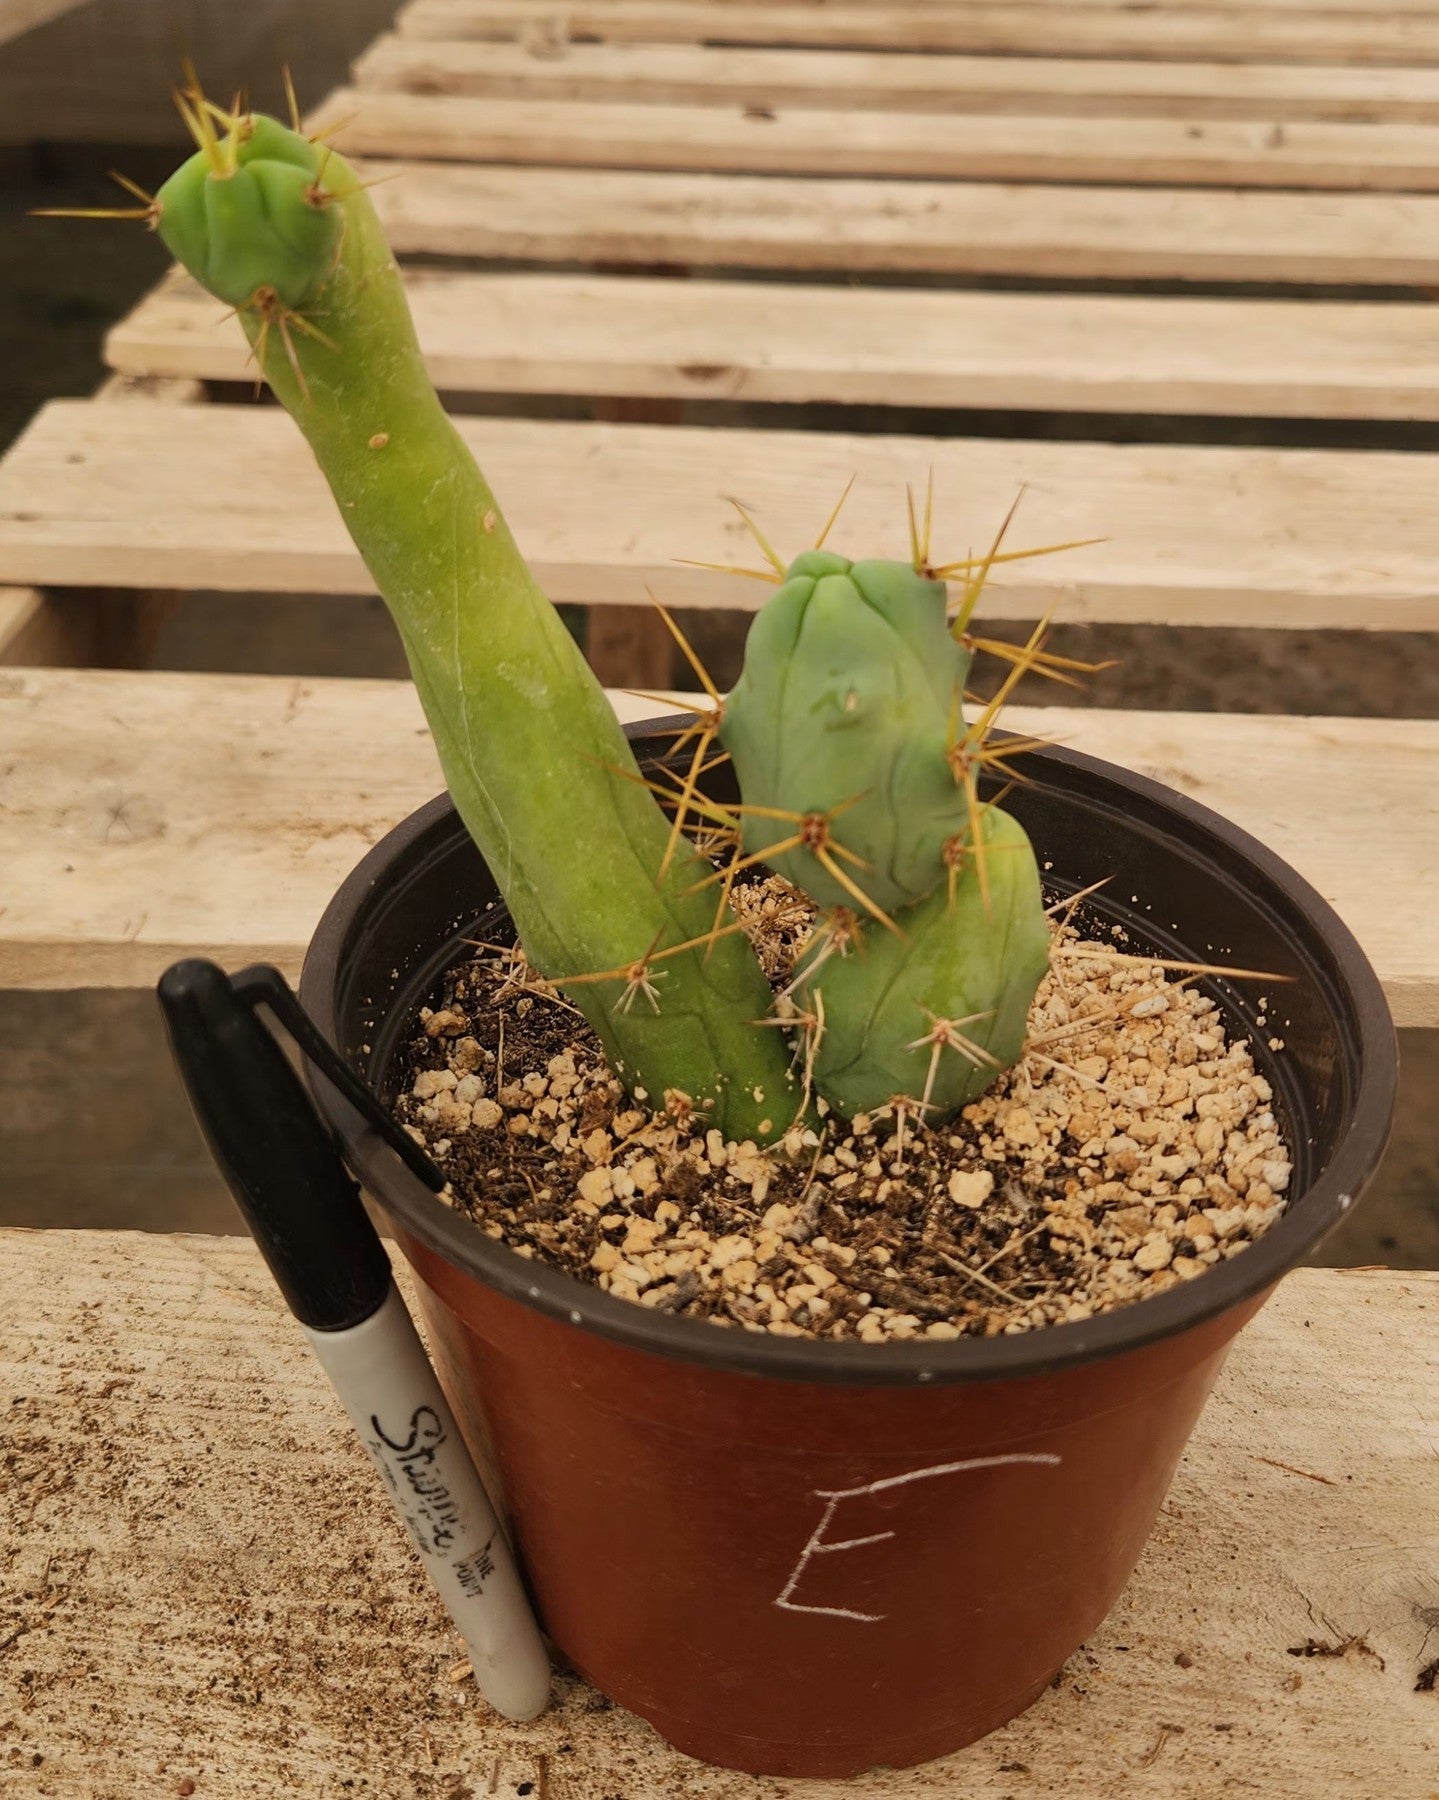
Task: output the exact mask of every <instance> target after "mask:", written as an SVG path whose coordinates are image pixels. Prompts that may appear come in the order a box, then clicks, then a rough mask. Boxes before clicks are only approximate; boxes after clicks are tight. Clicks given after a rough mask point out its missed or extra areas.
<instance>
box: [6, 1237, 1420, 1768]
mask: <svg viewBox="0 0 1439 1800" xmlns="http://www.w3.org/2000/svg"><path fill="white" fill-rule="evenodd" d="M399 1273H400V1280H401V1285H402V1286H403V1287H404V1288H405V1289H406V1291H407V1294H408V1295H409V1296H410V1297H412V1295H413V1289H412V1287H411V1285H410V1283H409V1281H408V1278H407V1276H406V1274H405V1272H404V1271H403V1270H400V1271H399ZM1436 1317H1439V1276H1436V1275H1435V1274H1432V1273H1426V1272H1415V1273H1409V1274H1403V1275H1399V1274H1391V1273H1387V1272H1374V1271H1368V1270H1328V1269H1324V1270H1319V1269H1306V1270H1301V1271H1298V1272H1296V1273H1295V1274H1293V1275H1291V1276H1290V1277H1289V1278H1288V1279H1287V1280H1286V1281H1285V1282H1284V1283H1283V1284H1282V1285H1281V1286H1280V1288H1279V1290H1278V1292H1277V1293H1276V1295H1275V1296H1274V1298H1273V1299H1272V1300H1271V1301H1270V1303H1269V1304H1268V1306H1267V1307H1266V1308H1265V1309H1264V1310H1263V1311H1262V1312H1261V1313H1260V1314H1259V1316H1258V1317H1257V1318H1256V1319H1255V1320H1254V1322H1253V1323H1252V1324H1251V1325H1250V1326H1249V1327H1248V1329H1247V1330H1246V1331H1245V1332H1244V1333H1243V1334H1242V1336H1241V1337H1240V1339H1239V1341H1238V1343H1237V1345H1236V1346H1235V1349H1234V1352H1233V1354H1232V1355H1231V1357H1230V1359H1229V1361H1228V1363H1227V1365H1226V1367H1225V1369H1224V1372H1223V1374H1222V1375H1221V1377H1220V1379H1219V1382H1218V1385H1217V1387H1216V1389H1215V1392H1214V1395H1213V1398H1212V1399H1211V1400H1210V1403H1209V1405H1208V1406H1207V1408H1206V1409H1205V1412H1204V1415H1203V1417H1202V1419H1201V1420H1200V1423H1199V1427H1198V1429H1197V1431H1196V1433H1195V1436H1194V1438H1193V1440H1192V1442H1191V1443H1190V1445H1189V1447H1188V1449H1187V1451H1186V1453H1185V1456H1184V1459H1183V1461H1182V1463H1181V1464H1180V1468H1179V1471H1178V1474H1177V1476H1176V1479H1175V1483H1174V1486H1173V1488H1172V1490H1171V1492H1170V1495H1169V1498H1168V1499H1167V1500H1166V1502H1165V1504H1164V1508H1163V1510H1162V1512H1161V1514H1160V1517H1159V1520H1158V1523H1157V1526H1156V1530H1155V1534H1154V1537H1153V1538H1152V1540H1151V1542H1150V1544H1149V1546H1148V1548H1147V1550H1146V1551H1145V1553H1144V1556H1143V1558H1142V1559H1141V1561H1140V1564H1139V1568H1138V1570H1137V1571H1136V1574H1135V1576H1134V1578H1133V1580H1132V1581H1131V1583H1130V1585H1129V1587H1128V1588H1127V1589H1126V1591H1125V1593H1124V1595H1123V1597H1122V1598H1121V1599H1120V1601H1119V1603H1118V1605H1117V1606H1116V1608H1115V1610H1114V1612H1113V1613H1112V1614H1111V1615H1110V1618H1109V1619H1108V1621H1107V1622H1106V1623H1105V1624H1103V1625H1101V1626H1100V1627H1098V1628H1097V1630H1096V1631H1095V1632H1094V1633H1093V1634H1092V1635H1091V1637H1090V1639H1089V1641H1088V1643H1087V1645H1086V1647H1085V1650H1084V1651H1083V1652H1082V1653H1081V1654H1080V1655H1079V1656H1078V1657H1076V1659H1075V1660H1074V1661H1073V1662H1072V1663H1071V1665H1070V1667H1069V1669H1068V1671H1067V1673H1066V1675H1065V1676H1064V1677H1063V1678H1062V1679H1061V1681H1060V1682H1059V1683H1058V1684H1057V1685H1056V1687H1055V1689H1054V1690H1053V1691H1051V1692H1049V1693H1047V1694H1045V1695H1044V1697H1043V1698H1042V1699H1041V1700H1040V1701H1039V1702H1038V1703H1037V1704H1036V1705H1035V1707H1034V1708H1033V1709H1032V1710H1031V1711H1029V1712H1028V1713H1026V1714H1025V1715H1024V1716H1023V1717H1021V1718H1019V1719H1016V1720H1015V1721H1014V1722H1013V1723H1012V1724H1010V1725H1007V1726H1005V1727H1004V1728H1003V1729H1002V1730H1000V1731H998V1732H996V1733H995V1734H993V1735H992V1736H990V1737H988V1738H986V1739H984V1741H983V1742H982V1743H979V1744H975V1745H973V1746H971V1747H970V1748H969V1749H967V1750H964V1751H961V1752H959V1753H958V1754H957V1755H954V1756H950V1757H946V1758H944V1759H943V1760H942V1761H939V1762H934V1763H929V1764H927V1765H925V1766H924V1767H921V1768H918V1769H910V1770H898V1771H897V1770H878V1771H874V1772H872V1773H870V1774H868V1775H866V1776H865V1778H864V1780H863V1782H862V1784H860V1788H861V1790H862V1791H863V1793H864V1795H865V1796H866V1800H953V1797H954V1796H955V1795H958V1794H960V1793H963V1794H964V1795H966V1796H974V1797H975V1800H1002V1797H1004V1796H1008V1795H1014V1794H1016V1793H1021V1792H1023V1789H1022V1788H1017V1787H1016V1785H1015V1782H1016V1774H1015V1770H1016V1765H1021V1764H1022V1765H1023V1767H1024V1771H1025V1773H1024V1776H1023V1779H1024V1781H1026V1782H1028V1783H1030V1784H1031V1785H1032V1786H1033V1787H1034V1789H1035V1791H1036V1792H1042V1791H1044V1790H1045V1789H1046V1788H1048V1789H1049V1790H1051V1791H1053V1792H1056V1793H1065V1794H1068V1795H1072V1796H1074V1797H1075V1800H1104V1797H1106V1796H1110V1795H1113V1794H1116V1793H1118V1792H1119V1791H1121V1790H1120V1787H1119V1786H1118V1785H1116V1783H1122V1786H1123V1792H1124V1793H1125V1794H1126V1795H1132V1796H1134V1800H1166V1797H1167V1800H1174V1797H1176V1796H1180V1795H1200V1794H1211V1793H1220V1792H1223V1791H1226V1790H1228V1789H1231V1788H1232V1789H1240V1788H1242V1790H1243V1792H1245V1793H1246V1794H1250V1795H1254V1796H1256V1800H1290V1797H1291V1796H1294V1795H1300V1794H1308V1793H1311V1792H1313V1791H1314V1786H1313V1782H1314V1776H1315V1772H1316V1771H1322V1772H1323V1774H1324V1777H1325V1779H1326V1780H1327V1781H1328V1782H1329V1788H1328V1790H1327V1791H1329V1792H1332V1793H1335V1794H1340V1793H1349V1794H1354V1795H1358V1794H1360V1793H1362V1792H1366V1791H1374V1790H1370V1789H1367V1788H1366V1786H1365V1785H1364V1781H1365V1778H1360V1781H1359V1783H1358V1784H1350V1783H1349V1782H1348V1779H1347V1772H1348V1771H1351V1770H1361V1769H1363V1770H1375V1771H1381V1770H1382V1771H1383V1783H1384V1791H1385V1792H1386V1793H1389V1794H1393V1795H1396V1796H1402V1797H1403V1800H1411V1797H1412V1800H1422V1797H1423V1796H1425V1795H1426V1794H1427V1793H1429V1792H1430V1790H1431V1789H1432V1786H1433V1770H1434V1767H1435V1762H1436V1758H1439V1729H1436V1722H1435V1708H1434V1705H1433V1697H1432V1695H1429V1694H1424V1693H1416V1692H1414V1687H1415V1682H1416V1679H1417V1676H1418V1674H1419V1671H1420V1670H1421V1669H1422V1667H1423V1665H1424V1662H1425V1660H1426V1658H1427V1654H1428V1651H1426V1649H1425V1645H1426V1642H1427V1640H1426V1636H1425V1633H1426V1623H1425V1619H1426V1616H1427V1615H1426V1614H1425V1612H1424V1609H1425V1608H1426V1607H1428V1606H1430V1605H1431V1604H1432V1601H1433V1573H1432V1563H1429V1562H1426V1546H1427V1542H1428V1540H1429V1538H1430V1537H1431V1535H1432V1524H1433V1503H1432V1502H1433V1494H1432V1474H1431V1471H1432V1468H1433V1463H1434V1457H1433V1446H1434V1440H1435V1433H1436V1431H1439V1413H1436V1406H1435V1395H1436V1392H1439V1381H1436V1376H1439V1346H1436V1337H1439V1333H1436V1326H1435V1321H1436ZM0 1382H3V1384H4V1387H5V1389H6V1391H7V1392H8V1393H11V1394H14V1395H16V1396H20V1397H19V1398H17V1399H16V1400H15V1401H14V1404H13V1405H12V1406H11V1407H10V1408H8V1409H7V1411H8V1418H7V1445H8V1449H9V1455H10V1464H9V1467H10V1476H9V1487H8V1489H7V1501H8V1503H9V1504H8V1506H7V1511H6V1516H5V1524H4V1526H3V1527H0V1558H3V1561H4V1565H5V1567H6V1570H7V1576H8V1583H7V1585H8V1588H9V1593H10V1601H9V1619H8V1620H7V1631H8V1632H9V1633H12V1634H18V1635H16V1636H14V1637H12V1642H13V1644H14V1648H13V1649H12V1650H11V1652H10V1659H11V1663H12V1665H14V1666H16V1668H17V1672H18V1670H24V1671H26V1673H25V1675H24V1676H23V1677H22V1679H23V1682H24V1686H23V1689H18V1688H17V1689H15V1690H13V1691H14V1692H15V1693H16V1694H17V1696H20V1697H19V1704H18V1706H17V1707H16V1709H15V1711H14V1712H13V1714H9V1716H8V1717H7V1725H8V1736H9V1741H10V1745H11V1747H12V1749H13V1750H14V1752H15V1755H16V1757H17V1759H18V1766H20V1767H24V1768H25V1769H26V1770H27V1772H28V1771H29V1768H30V1764H31V1758H32V1756H34V1755H40V1756H42V1757H43V1759H44V1761H43V1764H42V1765H40V1770H41V1774H42V1777H43V1779H42V1780H39V1781H37V1782H35V1783H32V1784H30V1786H29V1787H28V1789H26V1791H32V1792H35V1793H41V1792H46V1791H48V1792H49V1793H51V1794H54V1795H57V1796H63V1797H65V1800H103V1797H105V1796H109V1795H113V1794H117V1793H122V1792H123V1793H127V1794H130V1793H134V1794H139V1793H150V1792H153V1793H156V1794H168V1793H176V1792H180V1791H188V1790H187V1789H186V1786H185V1784H186V1783H187V1782H193V1783H194V1784H195V1792H196V1795H197V1800H200V1797H203V1800H252V1797H253V1796H254V1795H256V1794H262V1793H263V1794H280V1793H290V1792H295V1793H303V1794H313V1795H317V1796H318V1795H328V1794H330V1793H333V1792H338V1791H339V1790H340V1788H341V1786H342V1784H343V1781H344V1780H354V1781H355V1783H356V1786H357V1788H358V1787H360V1786H361V1785H363V1786H364V1787H366V1788H368V1789H369V1790H370V1791H371V1792H373V1793H379V1794H387V1795H401V1794H405V1795H411V1794H412V1795H416V1796H419V1795H422V1794H423V1795H426V1796H435V1797H436V1800H439V1797H440V1796H454V1795H459V1794H465V1795H476V1796H479V1795H484V1794H485V1793H487V1792H488V1790H489V1786H490V1784H491V1782H492V1781H493V1784H494V1788H495V1792H496V1793H497V1794H499V1795H501V1796H514V1795H515V1794H517V1793H524V1792H526V1791H529V1792H530V1793H532V1794H534V1795H536V1796H538V1795H539V1794H540V1793H542V1792H544V1791H546V1790H547V1791H548V1793H549V1794H550V1796H551V1797H552V1800H606V1797H609V1800H614V1797H615V1796H619V1795H624V1796H625V1797H626V1800H677V1797H679V1796H684V1797H685V1800H784V1797H786V1796H788V1797H790V1800H802V1797H804V1796H810V1795H819V1794H821V1793H823V1794H824V1795H835V1796H837V1795H839V1793H840V1792H841V1791H842V1784H833V1785H832V1784H815V1783H808V1784H806V1783H801V1782H788V1781H772V1780H757V1779H755V1778H754V1777H751V1776H745V1775H738V1774H733V1773H727V1772H725V1771H722V1770H717V1769H708V1768H705V1767H702V1766H701V1765H700V1764H698V1763H695V1762H691V1761H690V1760H689V1759H687V1758H685V1757H682V1756H680V1755H679V1754H677V1753H676V1752H674V1751H672V1750H670V1749H668V1748H667V1747H666V1746H665V1745H664V1744H663V1743H662V1742H661V1740H660V1739H659V1738H658V1737H657V1736H656V1735H655V1734H654V1733H653V1732H652V1731H650V1730H649V1729H648V1728H647V1727H645V1726H642V1725H640V1724H639V1723H638V1722H637V1721H636V1720H635V1719H633V1718H631V1717H630V1716H629V1715H627V1714H626V1713H624V1712H622V1711H619V1710H617V1709H616V1710H610V1709H608V1708H606V1707H604V1706H603V1704H602V1703H601V1702H600V1701H599V1700H598V1699H597V1697H596V1696H595V1695H594V1694H593V1693H592V1692H591V1690H589V1689H588V1688H586V1687H584V1686H583V1685H582V1684H580V1683H578V1682H576V1681H574V1680H572V1679H563V1680H561V1681H560V1682H559V1683H557V1688H556V1696H557V1705H556V1706H555V1707H554V1708H553V1709H552V1710H551V1711H550V1712H548V1713H546V1714H545V1715H544V1716H543V1717H542V1718H540V1719H538V1720H537V1721H535V1722H534V1723H533V1724H530V1725H512V1724H508V1723H506V1722H504V1721H502V1720H499V1719H497V1718H496V1717H495V1716H494V1714H492V1713H490V1712H489V1711H488V1709H486V1708H485V1707H484V1706H483V1705H481V1704H479V1703H478V1701H477V1697H476V1695H475V1693H474V1690H473V1687H472V1686H471V1685H470V1684H469V1683H468V1682H466V1683H464V1684H463V1685H459V1686H457V1685H456V1684H455V1683H454V1682H453V1681H452V1680H450V1679H449V1675H450V1671H451V1669H452V1668H453V1667H454V1666H455V1665H456V1664H457V1663H458V1662H459V1661H460V1659H461V1658H462V1655H463V1650H462V1646H461V1643H460V1640H459V1638H458V1637H457V1636H456V1635H455V1633H454V1630H453V1627H452V1626H451V1624H450V1621H449V1620H448V1618H447V1617H446V1616H445V1614H444V1613H443V1611H442V1610H441V1608H440V1606H439V1604H438V1602H437V1601H436V1599H435V1597H434V1595H433V1592H432V1590H431V1589H430V1588H429V1587H428V1586H427V1584H426V1580H425V1576H424V1573H423V1571H422V1569H421V1568H420V1566H419V1564H418V1561H417V1559H416V1558H415V1557H414V1555H413V1554H412V1553H411V1552H410V1550H409V1549H408V1547H407V1546H406V1544H405V1542H404V1540H403V1538H402V1536H401V1532H400V1529H399V1526H398V1524H397V1522H396V1520H395V1517H394V1514H393V1512H392V1511H391V1510H390V1509H389V1507H388V1505H387V1503H386V1501H385V1500H384V1498H383V1496H382V1493H381V1490H380V1488H379V1486H378V1485H377V1483H376V1480H375V1477H374V1474H373V1472H372V1470H371V1468H370V1465H369V1463H368V1462H367V1461H366V1459H365V1456H364V1452H363V1451H362V1450H361V1448H360V1446H359V1444H358V1442H357V1441H356V1439H355V1436H354V1434H353V1432H352V1431H351V1430H350V1429H349V1427H348V1426H347V1425H346V1423H345V1421H344V1418H343V1415H342V1413H341V1412H340V1409H339V1406H338V1403H337V1402H336V1400H335V1396H334V1393H333V1391H332V1390H331V1389H330V1388H329V1387H328V1385H327V1384H326V1381H325V1378H324V1376H323V1375H322V1374H321V1372H320V1369H319V1365H318V1364H317V1363H316V1362H315V1360H314V1358H313V1357H312V1356H311V1355H310V1353H309V1351H308V1349H307V1348H306V1346H305V1344H304V1341H303V1339H302V1338H301V1336H300V1334H299V1332H298V1331H296V1329H295V1326H294V1323H293V1321H292V1320H291V1319H290V1317H289V1315H288V1314H287V1313H286V1312H285V1311H284V1308H283V1307H282V1305H281V1304H280V1301H279V1299H278V1297H277V1295H276V1293H275V1289H274V1285H273V1283H272V1281H271V1279H270V1277H269V1275H268V1274H267V1273H266V1272H265V1269H264V1267H263V1265H262V1264H261V1262H260V1259H259V1256H258V1255H257V1253H256V1252H255V1250H254V1249H253V1247H252V1246H251V1245H250V1243H249V1242H248V1241H247V1240H241V1239H235V1238H203V1237H189V1236H184V1237H170V1236H160V1235H154V1234H142V1233H139V1232H118V1231H117V1232H98V1231H96V1232H72V1231H45V1232H19V1231H6V1232H3V1233H0ZM297 1458H299V1459H301V1462H302V1472H303V1479H297V1478H296V1470H297ZM57 1471H62V1472H63V1484H59V1483H58V1482H57ZM1350 1637H1353V1638H1362V1639H1363V1641H1364V1643H1365V1644H1366V1646H1367V1648H1368V1650H1369V1651H1370V1652H1372V1654H1369V1655H1365V1654H1359V1653H1355V1654H1352V1655H1351V1656H1349V1657H1342V1656H1341V1657H1332V1658H1296V1656H1294V1655H1292V1654H1290V1653H1291V1651H1294V1650H1296V1649H1298V1648H1299V1647H1301V1646H1303V1645H1304V1644H1306V1643H1307V1642H1309V1641H1311V1640H1314V1639H1316V1638H1318V1639H1321V1640H1327V1641H1330V1642H1338V1641H1341V1640H1343V1639H1345V1638H1350ZM137 1645H140V1646H143V1654H137V1652H136V1646H137ZM1429 1648H1430V1649H1431V1650H1432V1645H1430V1646H1429ZM1177 1657H1178V1658H1180V1659H1181V1661H1182V1667H1180V1668H1176V1666H1175V1663H1176V1658H1177ZM1380 1658H1382V1659H1383V1663H1382V1666H1381V1663H1380V1660H1379V1659H1380ZM1296 1677H1297V1678H1298V1683H1299V1685H1298V1687H1297V1689H1296ZM397 1695H402V1696H403V1703H402V1704H396V1696H397ZM6 1710H7V1714H8V1709H6ZM1216 1724H1219V1725H1223V1726H1225V1727H1226V1729H1224V1730H1222V1731H1220V1730H1216V1729H1215V1727H1216ZM1156 1745H1157V1746H1158V1752H1157V1753H1156ZM157 1771H159V1773H157ZM349 1771H356V1772H357V1776H351V1775H350V1774H349V1773H348V1772H349ZM23 1785H24V1784H22V1786H23ZM16 1791H17V1792H19V1791H20V1790H19V1789H17V1790H16Z"/></svg>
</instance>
